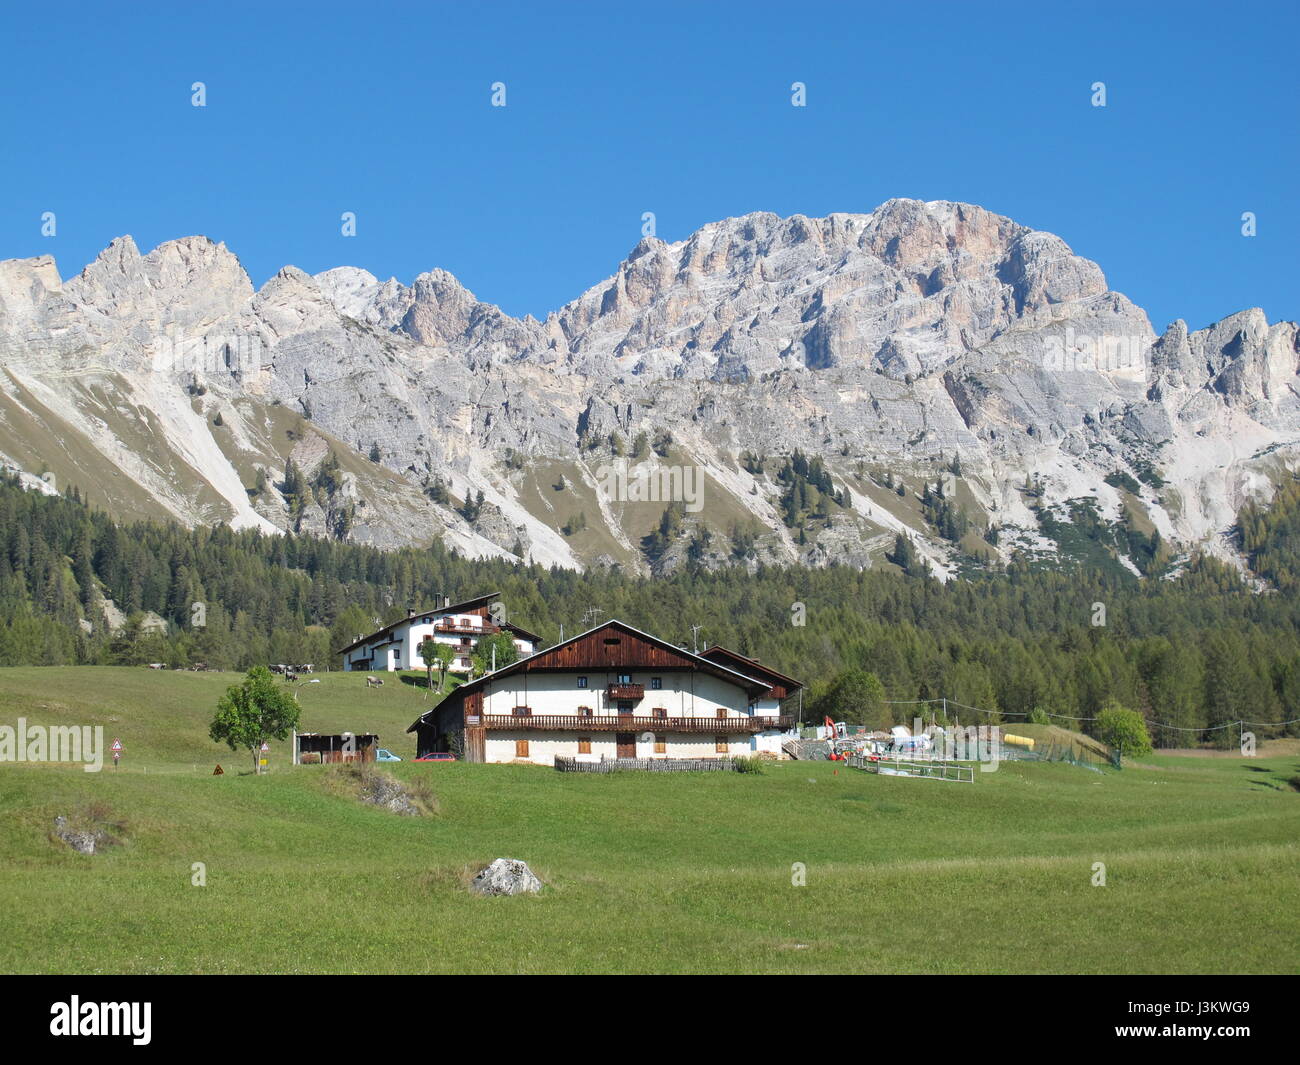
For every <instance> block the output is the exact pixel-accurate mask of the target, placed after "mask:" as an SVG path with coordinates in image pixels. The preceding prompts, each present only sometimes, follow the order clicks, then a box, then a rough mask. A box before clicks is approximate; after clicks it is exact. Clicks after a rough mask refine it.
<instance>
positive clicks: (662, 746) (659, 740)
mask: <svg viewBox="0 0 1300 1065" xmlns="http://www.w3.org/2000/svg"><path fill="white" fill-rule="evenodd" d="M667 753H668V744H667V742H665V740H664V737H663V736H656V737H655V754H667Z"/></svg>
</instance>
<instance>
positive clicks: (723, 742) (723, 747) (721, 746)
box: [524, 736, 728, 754]
mask: <svg viewBox="0 0 1300 1065" xmlns="http://www.w3.org/2000/svg"><path fill="white" fill-rule="evenodd" d="M524 746H525V747H527V746H528V744H524ZM727 750H728V745H727V737H726V736H719V737H718V742H717V746H715V747H714V751H716V752H717V753H718V754H726V753H727Z"/></svg>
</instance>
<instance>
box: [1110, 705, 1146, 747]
mask: <svg viewBox="0 0 1300 1065" xmlns="http://www.w3.org/2000/svg"><path fill="white" fill-rule="evenodd" d="M1097 738H1098V739H1099V740H1101V741H1102V742H1103V743H1107V744H1109V745H1110V746H1111V747H1114V748H1115V749H1116V750H1118V751H1119V752H1120V753H1121V754H1127V755H1131V756H1134V757H1139V758H1140V757H1141V756H1142V755H1145V754H1150V753H1151V736H1150V734H1149V733H1148V732H1147V723H1146V722H1145V721H1144V720H1143V719H1142V715H1141V714H1139V713H1138V712H1137V711H1136V710H1129V709H1128V708H1126V707H1123V706H1120V705H1119V703H1116V702H1108V703H1107V704H1106V705H1105V706H1103V707H1102V708H1101V712H1100V713H1098V714H1097Z"/></svg>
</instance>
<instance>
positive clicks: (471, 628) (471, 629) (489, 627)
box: [433, 621, 501, 636]
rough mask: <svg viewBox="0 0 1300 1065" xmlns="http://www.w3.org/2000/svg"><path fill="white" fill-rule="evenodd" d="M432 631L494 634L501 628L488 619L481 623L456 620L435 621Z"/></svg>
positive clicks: (477, 634) (480, 634)
mask: <svg viewBox="0 0 1300 1065" xmlns="http://www.w3.org/2000/svg"><path fill="white" fill-rule="evenodd" d="M433 631H434V632H441V633H443V634H445V635H448V636H495V635H496V634H497V633H498V632H500V631H501V629H500V627H499V626H497V625H493V624H492V623H491V622H490V621H485V622H484V623H483V624H482V625H466V624H464V623H462V622H458V621H435V622H434V624H433Z"/></svg>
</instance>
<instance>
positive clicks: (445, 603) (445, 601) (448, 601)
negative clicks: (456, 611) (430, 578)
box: [442, 595, 451, 608]
mask: <svg viewBox="0 0 1300 1065" xmlns="http://www.w3.org/2000/svg"><path fill="white" fill-rule="evenodd" d="M442 605H443V607H444V608H446V607H449V606H451V596H449V595H444V596H443V597H442Z"/></svg>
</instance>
